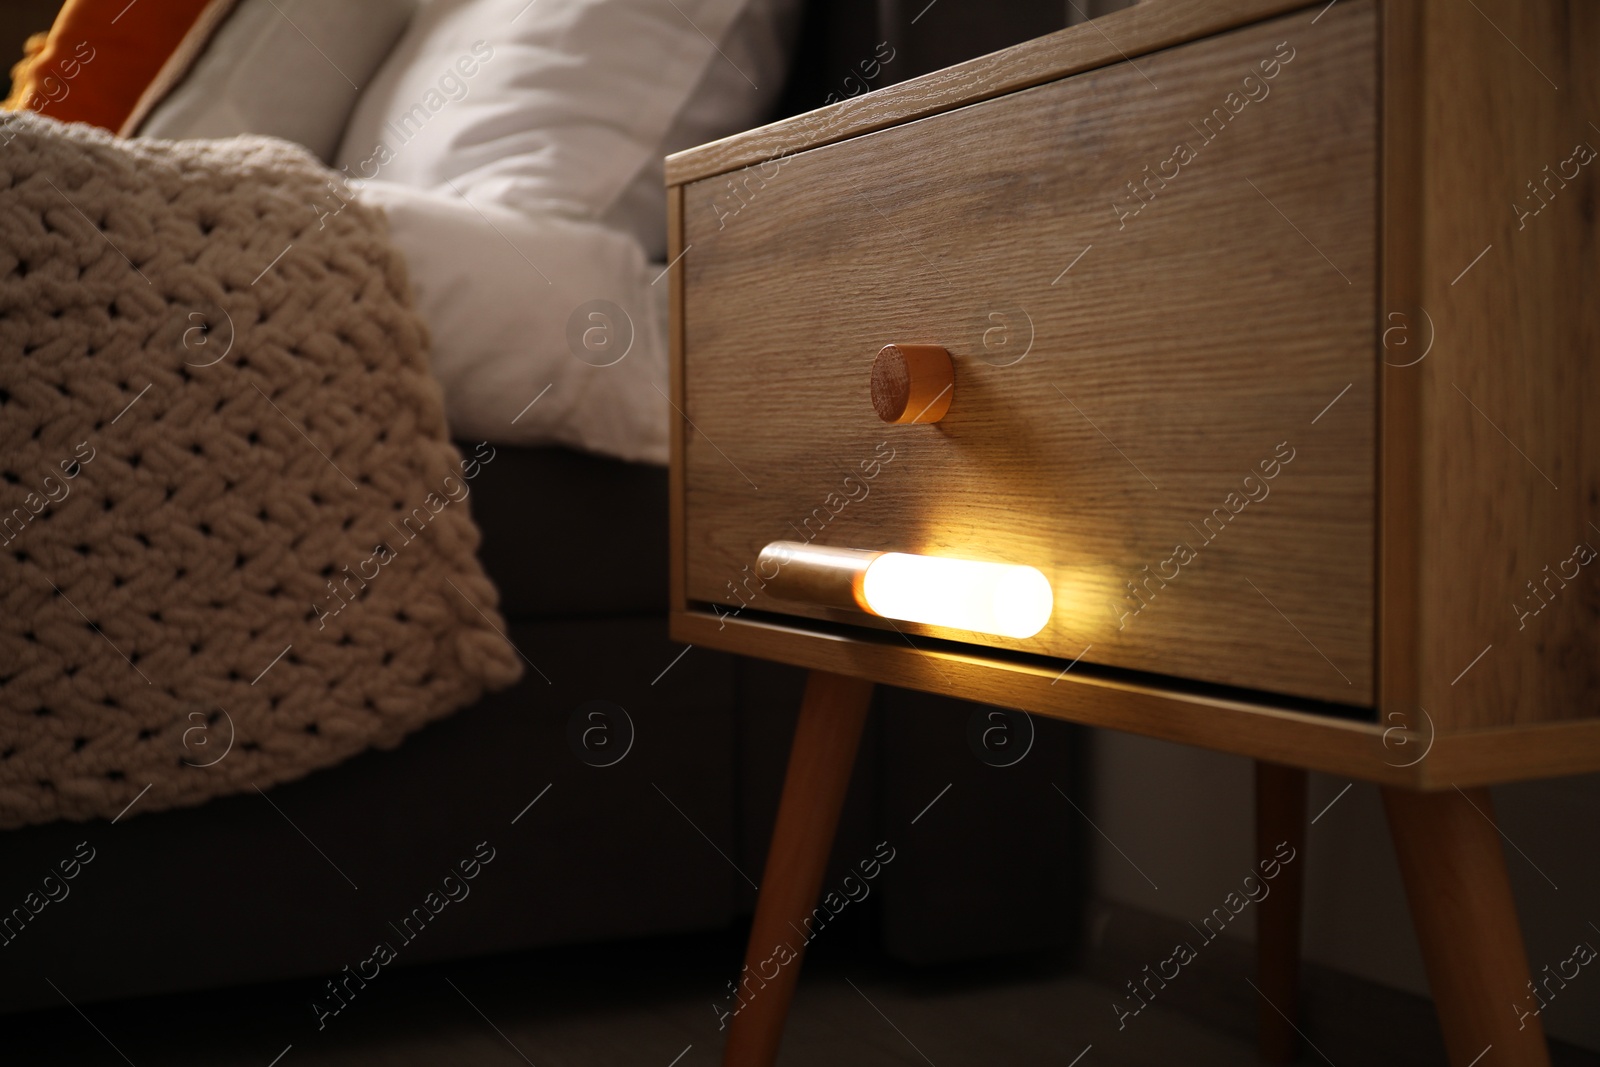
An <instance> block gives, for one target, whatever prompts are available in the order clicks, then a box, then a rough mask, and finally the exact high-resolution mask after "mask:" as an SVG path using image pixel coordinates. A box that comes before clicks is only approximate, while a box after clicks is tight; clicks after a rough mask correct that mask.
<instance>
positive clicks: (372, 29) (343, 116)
mask: <svg viewBox="0 0 1600 1067" xmlns="http://www.w3.org/2000/svg"><path fill="white" fill-rule="evenodd" d="M417 2H418V0H338V2H337V3H332V2H329V0H240V3H239V4H238V6H237V7H235V8H234V10H233V11H232V13H231V14H229V15H228V16H227V19H226V21H224V22H223V24H222V25H221V27H220V28H218V29H217V31H216V33H215V35H214V36H213V37H212V38H211V40H210V41H209V42H208V43H207V44H206V46H205V49H204V51H203V52H201V54H200V55H199V57H198V58H197V59H195V60H194V64H193V66H192V67H190V69H189V71H188V73H187V75H185V76H184V77H183V79H182V81H180V82H179V83H178V84H177V86H176V87H175V88H173V89H172V90H171V91H170V92H168V93H166V94H165V96H164V97H163V98H162V99H161V100H160V102H159V103H157V104H155V106H154V108H153V109H152V110H151V111H150V113H149V115H148V117H146V118H145V119H144V121H143V122H142V123H140V124H139V125H138V127H137V130H138V134H139V136H141V137H162V138H168V139H172V140H184V139H188V138H195V137H232V136H234V135H236V134H241V133H259V134H266V135H268V136H272V137H282V138H283V139H284V140H287V141H294V142H295V143H297V144H302V145H305V146H306V147H307V148H309V149H310V150H311V151H312V152H313V153H315V154H316V155H317V156H318V157H319V158H320V159H322V161H323V162H325V163H326V162H331V161H332V160H333V156H334V153H335V152H336V151H337V150H338V147H339V139H340V136H341V135H342V134H343V132H344V128H345V124H346V122H347V121H348V119H349V117H350V113H351V111H352V110H353V109H354V108H355V105H356V100H357V97H358V96H359V95H360V93H361V88H362V87H363V86H366V85H367V84H368V82H369V81H370V79H371V78H372V77H373V76H374V75H375V74H376V73H377V72H378V69H379V67H380V66H381V65H382V64H383V61H384V59H385V57H387V56H388V55H389V52H390V50H391V49H392V48H393V47H394V44H395V42H396V41H397V40H399V38H400V35H401V33H403V32H404V30H405V28H406V25H407V24H408V23H409V22H410V21H411V17H412V14H413V12H415V10H416V8H417Z"/></svg>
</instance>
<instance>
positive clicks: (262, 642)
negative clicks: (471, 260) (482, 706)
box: [0, 113, 521, 827]
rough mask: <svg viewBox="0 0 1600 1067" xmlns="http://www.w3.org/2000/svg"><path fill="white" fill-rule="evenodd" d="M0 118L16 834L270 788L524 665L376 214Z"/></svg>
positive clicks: (0, 605)
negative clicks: (482, 560)
mask: <svg viewBox="0 0 1600 1067" xmlns="http://www.w3.org/2000/svg"><path fill="white" fill-rule="evenodd" d="M347 199H348V194H347V192H346V190H345V189H344V187H343V186H342V185H341V184H339V181H338V176H337V175H336V174H335V173H334V172H333V171H330V170H328V169H326V168H325V167H323V166H322V165H321V164H319V163H317V162H316V161H315V160H314V159H313V158H312V157H311V156H310V155H309V154H308V153H307V152H305V151H304V150H302V149H300V148H298V147H296V146H293V145H290V144H287V143H285V142H282V141H276V140H270V139H266V138H254V137H248V138H239V139H235V140H227V141H188V142H162V141H136V140H135V141H126V140H118V139H115V138H113V137H111V136H110V135H108V134H105V133H103V132H102V131H99V130H96V129H92V128H90V127H87V126H81V125H66V124H62V123H58V122H55V121H54V120H51V119H45V118H40V117H38V116H35V115H29V114H25V113H22V114H5V115H0V477H3V481H0V827H13V826H18V825H21V824H25V823H36V822H44V821H47V820H51V819H60V818H67V819H87V818H94V817H105V818H115V817H118V816H119V815H122V813H123V812H125V811H126V812H127V814H126V815H122V817H127V818H131V817H134V816H136V815H138V814H140V813H143V812H149V811H155V810H158V809H161V808H171V807H175V806H181V805H190V804H196V803H199V802H201V801H203V800H206V799H208V798H210V797H213V796H217V795H219V794H223V793H229V792H235V791H240V790H249V789H251V788H252V787H257V788H260V789H263V790H265V789H266V788H268V787H269V786H271V785H273V784H274V783H277V782H283V781H287V780H290V779H293V778H297V777H300V776H302V775H304V774H306V773H307V772H309V771H312V770H314V769H316V768H319V767H326V766H329V765H330V764H334V763H337V762H339V761H340V760H342V759H345V758H346V757H348V756H350V755H352V754H354V753H357V752H360V751H362V750H363V749H365V748H367V747H369V746H374V745H376V746H380V747H389V746H393V745H395V744H397V743H398V742H399V740H400V739H401V738H402V737H403V736H404V735H405V734H406V733H407V732H408V731H411V730H414V729H416V728H417V727H418V726H420V725H422V724H423V723H426V722H428V721H430V720H432V719H436V718H439V717H441V716H443V715H445V714H447V713H449V712H451V711H453V710H455V709H456V708H459V707H461V706H463V705H465V704H467V703H469V702H471V701H473V700H475V699H477V698H478V697H479V696H480V695H481V694H482V693H483V692H485V690H486V689H494V688H500V687H503V686H506V685H509V684H510V683H511V682H512V681H514V680H515V679H516V678H517V677H518V676H519V675H520V673H521V663H520V661H519V658H518V654H517V652H516V651H515V650H514V649H513V648H512V647H511V646H510V645H509V643H508V640H507V639H506V638H505V637H503V636H502V633H501V631H502V630H503V629H504V624H503V622H502V621H501V620H500V618H499V616H498V613H497V611H496V594H495V590H494V588H493V586H492V585H491V584H490V582H489V580H488V578H487V577H486V576H485V575H484V573H483V571H482V570H481V568H480V567H479V565H478V563H477V560H476V558H475V556H474V550H475V548H476V546H477V542H478V533H477V529H476V527H475V526H474V525H473V524H472V520H471V518H470V516H469V513H468V506H469V505H468V503H467V498H468V497H469V495H470V492H471V487H472V482H471V479H472V477H473V476H474V475H476V474H477V473H479V471H481V470H482V464H484V463H486V462H493V458H494V457H493V449H492V448H491V447H488V446H483V447H481V448H479V449H478V450H477V453H476V454H475V455H473V456H471V457H468V458H467V459H465V460H463V459H462V457H461V456H460V454H459V453H458V452H457V451H456V450H455V448H454V447H453V446H452V445H451V444H450V442H449V439H448V437H447V435H446V430H445V423H444V415H443V406H442V401H441V395H440V391H439V388H438V386H437V384H436V383H435V382H434V380H433V379H432V378H431V377H430V376H429V373H428V366H427V360H426V355H425V347H424V346H425V344H426V335H425V333H424V330H423V326H422V323H421V321H420V320H419V319H418V317H417V316H416V314H415V313H414V312H413V311H412V310H411V309H410V306H409V296H408V291H407V285H406V276H405V268H404V263H403V261H402V259H401V257H400V255H399V253H398V252H396V251H395V250H394V249H393V248H392V247H391V246H390V244H389V242H388V238H387V231H386V228H385V224H384V220H383V218H382V216H381V215H380V214H379V213H377V212H375V211H372V210H370V209H365V208H362V207H361V206H359V205H358V204H355V203H352V202H347Z"/></svg>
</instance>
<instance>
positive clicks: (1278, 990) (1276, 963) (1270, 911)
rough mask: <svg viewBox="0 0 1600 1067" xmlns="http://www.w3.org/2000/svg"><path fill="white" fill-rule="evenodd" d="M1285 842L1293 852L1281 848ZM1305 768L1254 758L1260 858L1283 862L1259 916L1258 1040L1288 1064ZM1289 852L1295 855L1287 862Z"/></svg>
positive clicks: (1296, 1001)
mask: <svg viewBox="0 0 1600 1067" xmlns="http://www.w3.org/2000/svg"><path fill="white" fill-rule="evenodd" d="M1282 845H1287V846H1288V847H1289V848H1290V849H1293V852H1292V853H1291V852H1288V851H1287V850H1280V846H1282ZM1305 846H1306V772H1305V771H1303V770H1300V769H1299V768H1297V767H1283V766H1280V765H1278V764H1276V763H1262V762H1260V761H1257V763H1256V859H1257V861H1261V860H1268V861H1272V862H1277V863H1279V864H1280V868H1279V871H1278V875H1277V877H1276V878H1274V879H1273V880H1272V882H1271V883H1270V886H1271V889H1270V892H1269V893H1268V894H1267V896H1266V897H1265V898H1264V899H1263V900H1262V901H1261V907H1260V911H1259V912H1258V913H1257V915H1256V973H1257V982H1258V983H1259V984H1260V986H1261V995H1262V1002H1261V1003H1260V1004H1259V1005H1258V1013H1257V1017H1256V1018H1257V1024H1256V1035H1257V1036H1256V1043H1257V1048H1258V1050H1259V1051H1260V1054H1261V1059H1262V1060H1263V1061H1264V1062H1266V1063H1290V1062H1292V1061H1293V1060H1294V1055H1295V1050H1296V1047H1297V1046H1298V1044H1299V1035H1298V1034H1297V1033H1296V1032H1295V1026H1296V1025H1297V1023H1296V1022H1295V1020H1298V1019H1299V1017H1300V910H1301V899H1302V896H1303V887H1304V885H1305V862H1306V861H1305ZM1285 855H1291V856H1293V859H1292V860H1291V861H1290V862H1287V863H1284V862H1283V857H1284V856H1285Z"/></svg>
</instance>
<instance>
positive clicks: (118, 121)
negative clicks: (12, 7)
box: [5, 0, 210, 132]
mask: <svg viewBox="0 0 1600 1067" xmlns="http://www.w3.org/2000/svg"><path fill="white" fill-rule="evenodd" d="M209 2H210V0H132V2H131V3H130V2H129V0H66V3H65V4H63V5H62V8H61V12H60V14H58V15H57V16H56V21H55V25H53V26H51V27H50V32H49V33H48V34H46V35H44V39H43V40H42V41H40V38H39V37H38V36H35V37H34V38H32V39H31V40H29V42H28V48H27V54H26V55H25V56H24V57H23V60H22V62H20V63H18V64H17V66H16V67H15V68H14V69H13V70H12V91H11V97H10V98H9V99H8V100H7V101H6V102H5V107H6V108H7V109H8V110H11V111H21V110H24V109H26V110H31V111H37V112H39V113H40V114H43V115H49V116H50V117H51V118H56V119H60V120H62V121H63V122H88V123H91V124H93V125H95V126H103V127H104V128H106V129H108V130H111V131H113V132H115V131H116V130H118V129H120V128H121V126H122V124H123V122H124V121H125V120H126V119H127V117H128V116H129V114H131V113H132V111H133V108H134V105H135V104H136V103H138V101H139V97H140V96H141V95H142V94H143V93H144V91H145V88H146V87H147V86H148V85H149V84H150V83H151V81H153V80H154V79H155V76H156V74H157V72H158V71H160V70H161V68H162V66H163V65H164V64H165V63H166V62H167V59H168V58H169V57H170V56H171V55H172V53H173V52H174V51H175V50H176V49H177V47H178V45H179V44H180V43H182V41H183V39H184V38H185V36H187V35H188V33H189V30H190V28H191V27H192V26H193V25H194V24H195V21H196V19H198V18H199V16H200V13H201V12H202V11H204V10H205V8H206V6H207V4H208V3H209Z"/></svg>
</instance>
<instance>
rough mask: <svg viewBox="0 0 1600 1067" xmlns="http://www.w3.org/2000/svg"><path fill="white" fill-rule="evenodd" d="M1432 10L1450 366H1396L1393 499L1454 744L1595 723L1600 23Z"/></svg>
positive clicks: (1423, 657)
mask: <svg viewBox="0 0 1600 1067" xmlns="http://www.w3.org/2000/svg"><path fill="white" fill-rule="evenodd" d="M1422 6H1423V9H1424V15H1423V26H1424V29H1425V33H1424V36H1423V51H1422V57H1421V64H1420V69H1421V70H1424V71H1426V75H1425V77H1424V79H1423V81H1422V84H1421V88H1420V90H1418V92H1419V93H1420V98H1421V112H1420V117H1421V128H1420V130H1418V131H1417V132H1416V133H1415V134H1414V137H1415V139H1416V143H1418V144H1420V145H1421V146H1422V152H1421V158H1420V160H1419V171H1420V174H1419V177H1420V183H1421V184H1420V195H1419V197H1418V201H1419V202H1420V204H1421V205H1423V210H1422V213H1421V218H1420V223H1413V224H1414V225H1417V226H1418V229H1419V231H1420V241H1421V244H1420V260H1421V267H1420V270H1421V284H1420V293H1419V296H1418V300H1419V303H1420V304H1421V306H1422V307H1423V308H1425V309H1426V311H1427V313H1428V317H1429V319H1430V320H1431V327H1432V332H1433V350H1432V352H1431V353H1430V355H1429V356H1428V358H1427V359H1425V360H1423V361H1422V362H1420V363H1418V364H1416V365H1415V366H1413V367H1410V368H1405V369H1403V370H1402V369H1396V368H1390V369H1387V370H1386V375H1387V376H1389V377H1393V376H1396V375H1400V374H1405V373H1411V374H1414V375H1416V376H1417V377H1418V379H1419V380H1418V384H1417V386H1416V388H1418V389H1419V390H1420V391H1421V394H1422V395H1421V401H1420V405H1419V408H1420V415H1421V418H1420V420H1419V423H1418V426H1419V430H1418V434H1419V441H1418V451H1417V456H1416V464H1417V468H1416V469H1417V473H1416V475H1415V484H1416V486H1417V494H1416V496H1415V497H1413V498H1411V500H1409V501H1408V500H1407V499H1405V498H1403V497H1399V496H1396V497H1395V498H1392V499H1386V506H1391V507H1396V508H1405V507H1408V506H1411V507H1414V509H1415V512H1416V517H1415V522H1416V527H1417V531H1418V532H1417V535H1416V538H1415V543H1414V546H1413V548H1412V551H1413V552H1414V553H1415V555H1414V557H1413V566H1414V568H1415V571H1416V574H1417V583H1418V592H1417V595H1418V618H1417V626H1418V634H1417V639H1416V645H1417V648H1418V656H1417V661H1416V674H1417V679H1416V704H1417V705H1418V706H1420V707H1422V708H1426V709H1428V711H1429V713H1430V714H1431V715H1432V716H1433V717H1434V719H1435V720H1436V721H1437V722H1438V723H1439V726H1440V728H1441V729H1443V730H1449V729H1457V728H1468V727H1482V726H1494V725H1505V724H1512V723H1530V722H1538V721H1544V720H1552V719H1571V718H1578V717H1591V716H1594V715H1595V714H1596V712H1597V710H1600V559H1592V560H1591V562H1588V563H1583V562H1582V559H1583V558H1585V557H1588V556H1589V555H1590V553H1591V552H1595V551H1600V529H1597V526H1600V421H1597V419H1596V417H1595V413H1596V412H1597V411H1600V242H1597V238H1596V233H1597V224H1596V193H1597V190H1600V177H1597V175H1600V158H1596V159H1593V160H1592V161H1591V162H1588V163H1586V164H1583V163H1578V162H1576V160H1574V150H1575V148H1577V146H1580V145H1587V146H1588V147H1589V150H1590V151H1600V128H1597V126H1596V124H1597V123H1600V74H1597V71H1596V65H1595V62H1594V60H1595V57H1596V56H1597V55H1600V9H1597V8H1596V6H1595V5H1594V4H1592V3H1583V2H1578V0H1573V2H1544V3H1514V2H1511V0H1476V7H1474V6H1473V5H1456V4H1453V3H1445V2H1429V3H1426V4H1424V5H1422ZM1413 76H1415V74H1413ZM1569 161H1570V162H1569ZM1546 168H1549V169H1548V170H1546ZM1563 173H1564V174H1565V175H1566V177H1563ZM1530 182H1531V183H1533V184H1532V185H1531V186H1530V184H1529V183H1530ZM1519 208H1520V209H1521V211H1523V212H1527V214H1526V215H1523V214H1521V213H1520V212H1519V210H1518V209H1519ZM1401 221H1402V220H1400V219H1396V220H1395V223H1396V224H1399V223H1400V222H1401ZM1579 546H1587V548H1585V549H1581V550H1580V549H1579ZM1589 755H1590V758H1591V760H1592V761H1593V762H1594V763H1595V764H1597V765H1600V750H1595V751H1591V752H1590V754H1589Z"/></svg>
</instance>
